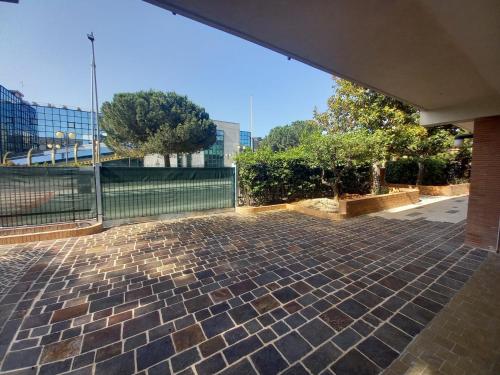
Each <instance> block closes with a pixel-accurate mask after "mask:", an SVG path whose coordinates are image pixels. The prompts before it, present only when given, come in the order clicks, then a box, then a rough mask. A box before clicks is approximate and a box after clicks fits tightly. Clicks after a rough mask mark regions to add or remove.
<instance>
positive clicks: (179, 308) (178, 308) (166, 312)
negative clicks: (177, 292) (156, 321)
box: [161, 302, 187, 322]
mask: <svg viewBox="0 0 500 375" xmlns="http://www.w3.org/2000/svg"><path fill="white" fill-rule="evenodd" d="M186 314H187V311H186V308H185V307H184V304H183V303H182V302H179V303H175V304H173V305H170V306H167V307H165V308H163V309H161V315H162V318H163V321H164V322H169V321H171V320H174V319H177V318H180V317H181V316H184V315H186Z"/></svg>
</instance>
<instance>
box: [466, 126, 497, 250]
mask: <svg viewBox="0 0 500 375" xmlns="http://www.w3.org/2000/svg"><path fill="white" fill-rule="evenodd" d="M472 160H473V163H472V174H471V187H470V195H469V209H468V213H467V230H466V243H467V244H469V245H471V246H476V247H480V248H483V249H487V250H491V251H498V235H499V219H500V188H499V186H500V116H495V117H488V118H483V119H478V120H475V121H474V147H473V150H472Z"/></svg>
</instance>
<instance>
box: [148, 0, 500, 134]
mask: <svg viewBox="0 0 500 375" xmlns="http://www.w3.org/2000/svg"><path fill="white" fill-rule="evenodd" d="M145 1H147V2H149V3H152V4H155V5H158V6H160V7H162V8H165V9H168V10H170V11H172V12H174V13H176V14H180V15H183V16H186V17H189V18H191V19H194V20H196V21H199V22H202V23H204V24H207V25H210V26H213V27H215V28H218V29H221V30H224V31H226V32H228V33H231V34H233V35H236V36H239V37H242V38H244V39H247V40H249V41H252V42H254V43H257V44H259V45H262V46H264V47H267V48H270V49H272V50H274V51H277V52H279V53H282V54H284V55H285V56H288V57H292V58H294V59H296V60H299V61H302V62H304V63H306V64H309V65H311V66H313V67H316V68H318V69H321V70H324V71H326V72H328V73H331V74H334V75H336V76H339V77H342V78H345V79H348V80H351V81H354V82H357V83H359V84H361V85H363V86H366V87H370V88H373V89H375V90H377V91H379V92H382V93H385V94H387V95H390V96H392V97H395V98H398V99H400V100H403V101H405V102H407V103H410V104H413V105H415V106H416V107H418V108H420V109H421V110H422V116H421V117H422V120H421V121H422V124H424V125H429V124H441V123H458V122H462V121H469V120H473V119H475V118H478V117H484V116H493V115H500V42H499V41H500V17H499V15H500V1H498V0H475V1H470V0H454V1H452V2H449V1H435V0H407V1H399V0H392V1H391V0H389V1H379V0H363V1H348V0H315V1H306V0H273V1H269V0H252V1H248V0H231V1H227V0H210V1H204V0H145Z"/></svg>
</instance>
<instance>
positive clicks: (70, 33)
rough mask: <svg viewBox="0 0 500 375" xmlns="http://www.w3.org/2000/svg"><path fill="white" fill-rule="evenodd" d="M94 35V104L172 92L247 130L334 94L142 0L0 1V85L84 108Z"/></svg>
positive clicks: (268, 55) (299, 71) (277, 60)
mask: <svg viewBox="0 0 500 375" xmlns="http://www.w3.org/2000/svg"><path fill="white" fill-rule="evenodd" d="M90 31H93V32H94V34H95V36H96V59H97V78H98V84H99V100H100V102H101V103H102V102H103V101H104V100H110V99H111V98H112V96H113V94H114V93H116V92H124V91H127V92H130V91H138V90H143V89H158V90H164V91H176V92H177V93H179V94H183V95H187V96H188V97H189V98H190V99H191V100H193V101H194V102H195V103H197V104H199V105H201V106H203V107H205V109H206V110H207V111H208V113H209V114H210V116H211V118H214V119H218V120H226V121H234V122H239V123H240V124H241V129H242V130H248V127H249V97H250V95H253V102H254V134H255V135H258V136H263V135H265V134H267V132H268V131H269V129H271V128H272V127H274V126H277V125H283V124H286V123H289V122H291V121H294V120H300V119H307V118H311V117H312V111H313V109H314V107H315V106H317V107H318V108H319V109H320V110H323V109H324V108H325V107H326V100H327V98H328V97H329V96H330V95H331V94H332V92H333V89H332V80H331V77H330V75H328V74H327V73H324V72H321V71H319V70H316V69H314V68H311V67H309V66H307V65H304V64H302V63H300V62H297V61H293V60H292V61H288V60H287V59H286V57H285V56H283V55H280V54H277V53H275V52H272V51H270V50H267V49H265V48H263V47H260V46H257V45H255V44H253V43H250V42H247V41H245V40H242V39H239V38H237V37H234V36H232V35H229V34H226V33H224V32H222V31H219V30H215V29H213V28H210V27H208V26H205V25H202V24H200V23H197V22H195V21H191V20H189V19H186V18H184V17H181V16H178V15H177V16H173V15H172V14H171V13H170V12H167V11H166V10H164V9H161V8H158V7H155V6H153V5H151V4H148V3H145V2H143V1H141V0H119V1H118V0H85V1H83V0H71V1H69V0H20V2H19V4H9V3H3V2H0V51H1V53H0V54H1V58H0V84H2V85H3V86H5V87H7V88H9V89H18V90H20V91H22V92H23V93H24V94H25V98H26V99H27V100H30V101H39V102H49V103H53V104H66V105H70V106H80V107H82V108H89V107H90V44H89V42H88V40H87V38H86V34H87V33H88V32H90Z"/></svg>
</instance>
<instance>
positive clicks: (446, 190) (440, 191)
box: [385, 183, 470, 196]
mask: <svg viewBox="0 0 500 375" xmlns="http://www.w3.org/2000/svg"><path fill="white" fill-rule="evenodd" d="M385 186H387V187H392V188H411V189H418V190H419V191H420V194H422V195H436V196H437V195H444V196H455V195H465V194H469V187H470V184H469V183H465V184H457V185H443V186H437V185H434V186H431V185H405V184H385Z"/></svg>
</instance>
